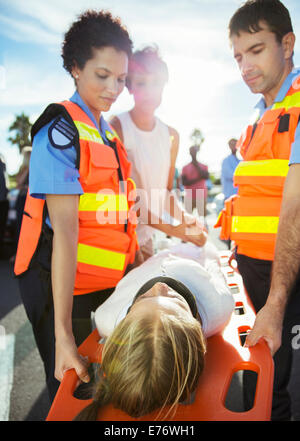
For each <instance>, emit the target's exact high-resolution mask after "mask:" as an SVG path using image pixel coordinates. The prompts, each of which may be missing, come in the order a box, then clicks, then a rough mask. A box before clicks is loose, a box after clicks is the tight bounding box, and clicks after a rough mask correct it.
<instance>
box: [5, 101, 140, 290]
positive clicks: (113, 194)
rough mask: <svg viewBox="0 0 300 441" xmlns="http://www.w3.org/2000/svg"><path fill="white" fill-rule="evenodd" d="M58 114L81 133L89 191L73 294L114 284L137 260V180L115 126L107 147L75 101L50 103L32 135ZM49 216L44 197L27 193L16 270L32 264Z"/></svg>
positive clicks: (83, 177) (82, 206)
mask: <svg viewBox="0 0 300 441" xmlns="http://www.w3.org/2000/svg"><path fill="white" fill-rule="evenodd" d="M57 115H63V117H64V118H65V119H66V120H67V121H69V122H70V123H71V124H72V125H73V126H75V128H76V133H78V137H77V141H78V142H76V141H75V144H76V147H77V166H78V169H79V175H80V178H79V181H80V184H81V186H82V188H83V191H84V194H82V195H81V196H80V200H79V213H78V218H79V234H78V252H77V271H76V279H75V287H74V295H78V294H85V293H89V292H93V291H98V290H103V289H106V288H112V287H114V286H116V284H117V283H118V281H119V280H121V278H122V277H123V275H124V272H125V270H126V267H127V265H128V264H129V263H133V261H134V258H135V253H136V250H137V248H138V244H137V239H136V232H135V224H136V219H135V217H134V212H133V211H132V210H130V209H131V207H132V206H133V204H134V202H135V184H134V182H133V180H132V179H130V178H129V176H130V168H131V164H130V162H129V161H128V160H127V153H126V150H125V148H124V147H123V145H122V143H121V141H120V140H119V138H118V137H117V135H116V134H115V133H114V132H113V130H112V132H113V133H111V132H108V131H107V132H106V136H107V138H108V140H109V143H110V145H111V146H108V145H106V144H104V142H103V140H102V138H101V136H100V134H99V131H98V130H97V128H96V127H95V125H94V123H93V122H92V121H91V120H90V118H89V117H88V116H87V115H86V113H85V112H84V111H83V110H82V109H81V108H80V107H79V106H78V105H77V104H75V103H72V102H71V101H63V102H62V103H60V104H50V106H48V107H47V109H46V110H45V111H44V113H43V114H42V115H41V116H40V118H39V119H38V120H37V122H36V123H35V124H34V126H33V129H32V137H34V135H35V134H36V133H37V131H38V130H39V129H40V128H41V127H42V126H44V125H45V124H47V123H48V122H49V121H51V120H52V119H53V118H54V117H55V116H57ZM112 147H114V148H112ZM121 178H122V179H121ZM121 181H122V182H121ZM45 215H46V204H45V201H44V200H42V199H36V198H33V197H31V196H30V195H29V193H28V195H27V198H26V203H25V207H24V214H23V220H22V226H21V232H20V238H19V243H18V250H17V255H16V261H15V267H14V271H15V274H16V275H20V274H22V273H24V272H25V271H26V270H28V268H29V267H30V263H31V262H32V258H33V256H34V254H35V251H36V250H37V248H38V245H39V242H40V239H41V236H42V229H43V222H44V219H45Z"/></svg>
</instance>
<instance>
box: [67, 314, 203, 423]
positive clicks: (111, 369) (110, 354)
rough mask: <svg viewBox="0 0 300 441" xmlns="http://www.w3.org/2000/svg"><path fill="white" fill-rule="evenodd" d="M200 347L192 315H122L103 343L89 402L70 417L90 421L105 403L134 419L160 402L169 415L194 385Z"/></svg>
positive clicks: (199, 332)
mask: <svg viewBox="0 0 300 441" xmlns="http://www.w3.org/2000/svg"><path fill="white" fill-rule="evenodd" d="M205 350H206V344H205V339H204V336H203V333H202V329H201V325H200V323H199V322H198V321H197V320H196V319H194V318H192V317H191V318H190V319H185V318H183V317H176V316H175V315H172V314H163V313H160V314H156V315H153V314H149V316H147V317H141V318H135V319H131V317H130V315H128V316H127V317H125V319H123V320H122V321H121V322H120V324H119V325H118V326H117V327H116V328H115V330H114V332H113V333H112V334H111V336H110V337H109V338H108V339H107V341H106V343H105V345H104V348H103V354H102V365H101V368H100V379H99V381H98V383H97V384H96V387H95V392H94V398H93V402H92V403H91V404H90V405H89V406H87V407H86V408H85V409H83V411H82V412H80V414H79V415H78V416H77V417H76V418H75V420H77V421H87V420H96V419H97V416H98V412H99V409H100V408H101V407H102V406H104V405H106V404H108V403H112V404H113V406H115V407H116V408H118V409H121V410H122V411H124V412H126V413H128V414H129V415H130V416H131V417H134V418H138V417H141V416H143V415H146V414H148V413H149V412H152V411H154V410H156V409H161V410H163V409H164V408H165V406H170V408H169V409H168V412H167V415H169V413H170V412H172V411H175V410H176V406H177V404H178V403H179V402H180V401H184V400H186V399H188V398H189V397H190V395H191V393H192V392H193V391H194V390H195V388H196V386H197V383H198V379H199V377H200V375H201V373H202V371H203V367H204V355H205ZM159 415H160V414H159ZM159 415H158V417H159ZM100 418H101V416H100Z"/></svg>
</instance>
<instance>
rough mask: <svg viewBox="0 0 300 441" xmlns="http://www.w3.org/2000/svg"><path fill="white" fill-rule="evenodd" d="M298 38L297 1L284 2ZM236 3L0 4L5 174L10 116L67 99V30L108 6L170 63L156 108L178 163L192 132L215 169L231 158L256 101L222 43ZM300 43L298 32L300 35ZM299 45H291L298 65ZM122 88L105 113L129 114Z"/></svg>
mask: <svg viewBox="0 0 300 441" xmlns="http://www.w3.org/2000/svg"><path fill="white" fill-rule="evenodd" d="M283 3H284V4H285V5H286V6H287V8H288V9H289V11H290V14H291V17H292V21H293V25H294V30H295V33H296V36H297V33H298V29H300V8H299V0H283ZM240 4H241V1H239V0H152V1H151V2H150V1H149V0H110V1H107V0H50V1H48V2H44V1H41V0H26V1H24V0H0V139H1V143H0V153H2V154H3V155H4V157H5V158H6V161H7V167H8V171H9V172H10V173H14V172H16V171H17V169H18V166H19V163H20V162H19V161H20V160H19V157H18V154H17V152H16V150H15V149H13V148H12V147H11V146H10V144H9V143H8V142H7V138H8V136H9V133H8V127H9V125H10V124H11V123H12V121H13V120H14V116H15V115H16V114H19V113H21V112H25V113H26V114H28V115H29V116H30V119H31V121H32V122H34V120H35V119H36V118H37V117H38V115H39V114H40V113H41V112H42V110H43V109H44V108H45V106H46V105H47V104H48V103H50V102H54V101H60V100H62V99H65V98H69V97H70V96H71V95H72V93H73V81H72V79H71V78H70V77H69V75H68V74H67V73H66V72H65V71H64V69H63V67H62V59H61V56H60V49H61V42H62V38H63V34H64V32H65V31H66V30H67V29H68V27H69V25H70V24H71V23H72V21H73V20H74V19H75V18H76V16H77V15H78V14H80V13H81V12H82V11H84V10H85V9H88V8H95V9H108V10H110V11H111V12H112V13H113V14H114V15H118V16H119V17H121V19H122V22H123V23H124V24H125V25H126V26H127V28H128V31H129V33H130V36H131V38H132V40H133V42H134V48H136V49H138V48H141V47H143V46H145V45H148V44H157V45H158V47H159V49H160V52H161V55H162V57H163V58H164V59H165V61H166V62H167V64H168V66H169V71H170V80H169V82H168V84H167V86H166V89H165V92H164V97H163V103H162V105H161V106H160V108H159V109H158V111H157V114H158V116H160V117H161V118H162V119H163V120H164V121H165V122H166V123H167V124H169V125H172V126H173V127H175V128H176V129H177V130H178V132H179V134H180V139H181V142H180V151H179V155H178V166H179V168H181V167H182V166H183V165H184V164H185V163H186V162H189V159H190V157H189V153H188V149H189V146H190V139H189V136H190V133H191V132H192V130H193V129H194V128H195V127H198V128H200V129H201V130H202V131H203V133H204V135H205V142H204V144H203V147H202V151H201V153H200V156H199V159H200V160H202V161H203V162H205V163H207V164H208V166H209V168H210V169H211V170H213V171H218V170H219V169H220V165H221V161H222V159H223V158H224V156H226V155H227V154H228V153H229V150H228V147H227V141H228V139H229V138H231V137H232V136H235V137H238V136H239V134H240V132H241V131H242V129H243V128H244V126H245V125H246V124H247V121H248V119H249V116H250V115H251V113H252V108H253V105H255V103H256V102H257V101H258V99H259V97H258V96H257V95H252V94H251V93H250V92H249V90H248V88H247V87H246V86H245V85H244V84H243V82H242V80H241V78H240V74H239V71H238V68H237V66H236V64H235V62H234V60H233V57H232V52H231V49H230V47H229V43H228V38H227V27H228V22H229V20H230V17H231V16H232V14H233V13H234V11H235V10H236V9H237V8H238V7H239V5H240ZM299 39H300V34H299ZM299 61H300V45H299V42H298V40H297V41H296V49H295V64H296V66H298V65H299ZM131 106H132V100H131V97H130V96H129V94H128V92H127V90H125V91H124V92H123V93H122V95H121V96H120V97H119V99H118V101H117V102H116V103H115V104H114V105H113V107H112V108H111V110H110V112H108V114H106V115H105V116H106V117H107V118H109V116H110V115H111V114H117V113H119V112H122V111H124V110H128V109H129V108H130V107H131Z"/></svg>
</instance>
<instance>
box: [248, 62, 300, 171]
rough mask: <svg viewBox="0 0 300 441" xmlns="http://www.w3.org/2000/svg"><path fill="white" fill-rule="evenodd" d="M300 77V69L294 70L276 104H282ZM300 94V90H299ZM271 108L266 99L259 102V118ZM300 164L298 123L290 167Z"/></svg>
mask: <svg viewBox="0 0 300 441" xmlns="http://www.w3.org/2000/svg"><path fill="white" fill-rule="evenodd" d="M299 75H300V68H299V67H297V68H294V69H293V70H292V72H291V73H290V74H289V75H288V76H287V77H286V79H285V81H284V83H283V84H282V86H281V88H280V90H279V92H278V94H277V96H276V98H275V100H274V104H275V103H280V102H281V101H282V100H283V99H284V98H285V96H286V94H287V92H288V90H289V89H290V87H291V85H292V84H293V82H294V80H295V79H296V78H297V77H298V76H299ZM299 92H300V88H299ZM270 108H271V107H266V103H265V100H264V98H261V99H260V100H259V102H258V103H257V104H256V106H255V109H256V111H258V117H259V118H261V117H262V116H263V114H264V113H265V111H266V110H269V109H270ZM296 163H300V124H299V123H298V127H297V129H296V132H295V139H294V142H293V144H292V149H291V155H290V160H289V165H291V164H296Z"/></svg>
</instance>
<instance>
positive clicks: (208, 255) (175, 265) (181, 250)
mask: <svg viewBox="0 0 300 441" xmlns="http://www.w3.org/2000/svg"><path fill="white" fill-rule="evenodd" d="M157 276H168V277H172V278H174V279H176V280H179V281H180V282H182V283H183V284H184V285H185V286H186V287H187V288H188V289H189V290H190V291H191V292H192V293H193V294H194V296H195V299H196V303H197V307H198V311H199V314H200V317H201V320H202V328H203V332H204V334H205V336H206V337H209V336H211V335H213V334H215V333H217V332H219V331H221V330H222V329H223V328H224V326H225V325H226V323H227V322H228V320H229V319H230V317H231V314H232V311H233V309H234V299H233V296H232V294H231V293H230V290H229V288H228V286H227V284H226V280H225V276H224V275H223V273H222V270H221V267H220V263H219V257H218V253H217V250H216V248H215V247H214V246H213V245H212V244H211V243H206V245H205V246H204V247H203V248H199V247H197V246H195V245H193V244H191V243H181V244H178V245H175V246H173V247H172V248H170V249H167V250H163V251H161V252H159V253H157V254H155V255H154V256H152V257H150V258H149V259H148V260H146V262H144V263H143V264H142V265H140V266H139V267H137V268H135V269H133V270H132V271H130V272H129V273H128V274H127V275H126V276H125V277H124V278H123V279H122V280H121V281H120V282H119V283H118V284H117V286H116V289H115V290H114V292H113V293H112V295H111V296H110V297H109V298H108V299H107V300H106V301H105V302H104V303H103V304H102V305H100V306H99V307H98V309H97V310H96V313H95V322H96V326H97V329H98V331H99V334H100V335H101V336H102V337H107V336H109V335H110V334H111V333H112V331H113V330H114V328H115V327H116V326H117V325H118V323H119V322H120V321H121V320H122V319H123V318H124V317H125V315H126V312H127V310H128V308H129V307H130V305H131V303H132V300H133V298H134V296H135V294H136V293H137V291H138V290H139V289H140V288H141V286H142V285H143V284H144V283H146V282H147V281H148V280H150V279H152V278H153V277H157Z"/></svg>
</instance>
